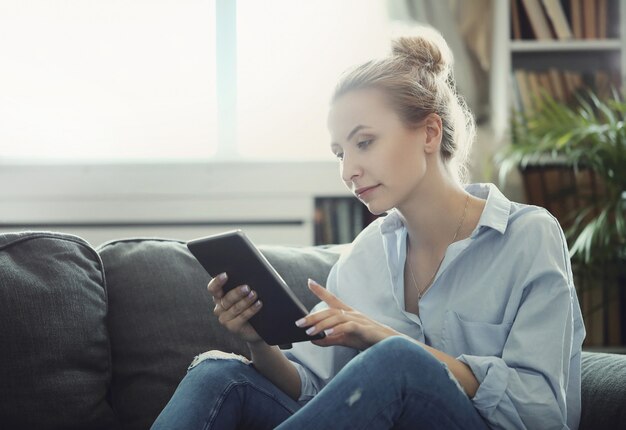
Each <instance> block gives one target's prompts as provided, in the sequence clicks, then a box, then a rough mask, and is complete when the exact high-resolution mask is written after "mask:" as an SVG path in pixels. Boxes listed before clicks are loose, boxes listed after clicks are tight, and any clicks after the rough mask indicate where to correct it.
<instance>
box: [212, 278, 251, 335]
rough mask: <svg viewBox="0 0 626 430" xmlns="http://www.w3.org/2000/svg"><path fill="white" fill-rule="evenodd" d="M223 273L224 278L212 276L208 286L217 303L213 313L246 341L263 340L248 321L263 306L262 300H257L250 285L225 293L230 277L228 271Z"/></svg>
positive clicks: (239, 286) (228, 328)
mask: <svg viewBox="0 0 626 430" xmlns="http://www.w3.org/2000/svg"><path fill="white" fill-rule="evenodd" d="M221 275H224V278H223V279H222V278H221V276H220V275H218V276H216V277H214V278H212V279H211V280H210V281H209V285H208V286H207V288H208V290H209V293H211V295H212V296H213V303H215V308H214V309H213V313H214V314H215V315H217V317H218V320H219V322H220V324H222V325H223V326H224V327H226V329H227V330H228V331H230V332H231V333H233V334H235V335H237V336H239V337H240V338H241V339H243V340H244V341H246V342H248V343H259V342H263V339H262V338H261V336H259V334H258V333H257V332H256V330H255V329H254V328H253V327H252V326H251V325H250V323H249V322H248V319H249V318H250V317H251V316H252V315H254V314H256V313H257V312H258V311H259V310H260V309H261V307H262V306H263V304H262V303H261V301H260V300H257V295H256V292H255V291H254V290H250V288H249V286H248V285H238V286H237V287H236V288H233V289H232V290H230V291H229V292H228V293H226V294H224V291H223V290H222V287H223V286H224V283H225V282H226V280H227V279H228V278H227V275H226V273H222V274H221ZM246 288H247V291H246Z"/></svg>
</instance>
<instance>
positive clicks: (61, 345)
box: [0, 232, 116, 429]
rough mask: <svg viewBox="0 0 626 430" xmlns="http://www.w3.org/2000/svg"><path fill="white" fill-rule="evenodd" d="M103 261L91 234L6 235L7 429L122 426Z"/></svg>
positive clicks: (2, 376)
mask: <svg viewBox="0 0 626 430" xmlns="http://www.w3.org/2000/svg"><path fill="white" fill-rule="evenodd" d="M106 306H107V297H106V285H105V277H104V272H103V268H102V262H101V260H100V257H99V256H98V254H97V253H96V252H95V250H94V249H93V248H92V247H91V246H90V245H89V244H88V243H87V242H86V241H84V240H83V239H81V238H79V237H77V236H73V235H68V234H61V233H53V232H20V233H6V234H0V345H2V354H0V381H1V382H0V428H11V429H17V428H27V429H34V428H36V429H57V428H84V429H97V428H103V429H110V428H115V427H116V424H115V421H114V414H113V410H112V409H111V407H110V405H109V404H108V403H107V401H106V395H107V389H108V385H109V382H110V378H111V357H110V349H109V339H108V336H107V331H106V321H105V319H106Z"/></svg>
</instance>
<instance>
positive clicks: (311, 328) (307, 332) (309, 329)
mask: <svg viewBox="0 0 626 430" xmlns="http://www.w3.org/2000/svg"><path fill="white" fill-rule="evenodd" d="M313 330H315V326H313V327H309V328H308V329H306V334H311V333H313Z"/></svg>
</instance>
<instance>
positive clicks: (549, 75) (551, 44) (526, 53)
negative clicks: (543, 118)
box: [490, 0, 626, 144]
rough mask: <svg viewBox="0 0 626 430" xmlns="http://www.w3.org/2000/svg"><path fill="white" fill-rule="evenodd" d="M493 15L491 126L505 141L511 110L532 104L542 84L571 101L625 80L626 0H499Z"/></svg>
mask: <svg viewBox="0 0 626 430" xmlns="http://www.w3.org/2000/svg"><path fill="white" fill-rule="evenodd" d="M555 10H556V11H558V13H556V14H557V15H559V14H560V16H561V20H560V21H559V20H558V19H553V16H554V15H555V12H554V11H555ZM529 11H532V12H531V13H529ZM549 11H551V13H549ZM531 16H532V17H534V19H531V18H530V17H531ZM493 19H494V21H493V24H494V25H493V39H492V40H493V44H492V54H493V64H492V73H491V83H490V110H491V125H492V128H493V130H494V133H495V135H496V137H497V138H499V139H500V140H501V142H502V144H508V143H509V142H508V141H507V139H508V138H507V133H508V129H509V124H510V118H511V112H512V110H524V109H529V108H530V109H532V99H531V98H532V95H533V94H535V93H537V92H538V91H539V88H542V89H544V90H545V91H547V92H548V93H551V94H553V95H555V96H556V97H557V98H562V97H565V99H566V101H567V100H571V97H572V94H573V93H574V92H575V91H577V90H579V89H582V88H587V87H592V88H595V89H597V90H598V92H599V93H600V94H601V95H606V93H607V91H608V88H609V85H610V84H614V85H616V86H617V87H622V86H623V84H624V82H626V54H625V53H624V50H625V49H626V0H508V1H498V2H494V15H493ZM537 22H539V24H538V23H537ZM555 22H557V23H560V24H558V25H557V24H555ZM564 27H565V28H564ZM557 28H559V29H560V31H558V30H557ZM529 96H531V97H529Z"/></svg>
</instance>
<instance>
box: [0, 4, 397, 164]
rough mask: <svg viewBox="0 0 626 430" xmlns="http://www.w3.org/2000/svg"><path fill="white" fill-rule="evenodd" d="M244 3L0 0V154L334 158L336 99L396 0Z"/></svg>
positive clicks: (380, 42)
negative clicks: (331, 126) (337, 88)
mask: <svg viewBox="0 0 626 430" xmlns="http://www.w3.org/2000/svg"><path fill="white" fill-rule="evenodd" d="M228 2H233V3H228ZM234 2H235V0H152V1H148V0H124V1H122V0H2V1H1V2H0V162H1V161H6V160H26V161H40V160H44V161H46V160H52V161H55V160H60V161H68V160H69V161H72V160H74V161H88V162H99V161H116V162H123V161H129V160H137V161H144V160H145V161H150V160H167V161H177V160H179V161H184V160H202V159H206V160H210V159H213V160H215V159H216V157H221V156H223V157H224V158H229V159H232V158H235V159H241V160H244V159H245V160H268V161H269V160H272V161H274V160H296V159H298V160H303V159H318V160H319V159H322V160H334V156H333V155H332V153H331V151H330V148H329V140H330V136H329V134H328V130H327V128H326V119H327V114H328V101H329V98H330V96H331V93H332V90H333V87H334V85H335V84H336V82H337V80H338V78H339V75H340V74H341V73H342V72H343V71H344V70H345V69H346V68H348V67H350V66H352V65H354V64H356V63H360V62H363V61H366V60H368V59H370V58H372V57H373V56H378V55H384V54H386V53H387V50H388V47H389V41H388V36H387V34H388V33H387V27H386V26H387V11H386V9H385V2H383V1H380V0H341V1H338V0H316V1H294V0H266V1H260V0H239V1H237V2H236V3H234ZM233 4H236V12H235V8H232V7H230V6H232V5H233ZM229 10H232V11H233V12H229ZM229 14H230V15H229ZM216 16H217V17H219V18H220V19H221V20H222V21H220V23H226V24H224V25H221V26H217V27H216V24H215V23H216ZM229 26H231V27H229ZM233 26H234V27H235V28H233ZM220 31H224V34H222V35H220V34H217V33H218V32H220ZM230 34H234V35H236V36H235V37H230V36H229V35H230ZM225 35H226V36H225ZM218 44H219V45H218ZM231 44H232V46H231ZM218 47H219V48H220V49H218ZM219 52H222V54H219ZM231 52H234V53H236V59H235V61H236V73H230V72H228V71H229V70H230V69H228V67H227V68H225V69H224V68H222V69H221V70H226V71H227V72H226V73H223V72H222V74H221V75H218V71H219V70H220V67H219V66H220V65H221V64H225V61H226V57H228V55H230V54H229V53H231ZM224 53H227V54H228V55H224ZM218 61H220V62H222V63H220V64H218V63H217V62H218ZM233 75H234V76H233ZM218 85H221V87H220V89H221V88H226V89H228V91H222V92H221V93H220V92H218V91H217V88H218V87H217V86H218ZM229 97H231V98H232V99H230V100H229V99H228V98H229ZM218 109H222V111H220V113H221V114H223V113H224V112H227V113H228V110H229V109H230V110H233V112H232V113H228V114H227V115H221V116H220V115H218ZM218 118H222V119H223V118H226V120H220V121H218ZM218 127H221V129H220V128H218ZM223 136H226V137H228V139H226V138H224V141H223V142H221V143H220V138H222V137H223ZM232 136H234V137H235V140H234V141H233V139H232V138H230V137H232ZM220 148H221V149H220ZM218 149H220V150H218Z"/></svg>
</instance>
